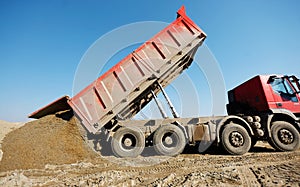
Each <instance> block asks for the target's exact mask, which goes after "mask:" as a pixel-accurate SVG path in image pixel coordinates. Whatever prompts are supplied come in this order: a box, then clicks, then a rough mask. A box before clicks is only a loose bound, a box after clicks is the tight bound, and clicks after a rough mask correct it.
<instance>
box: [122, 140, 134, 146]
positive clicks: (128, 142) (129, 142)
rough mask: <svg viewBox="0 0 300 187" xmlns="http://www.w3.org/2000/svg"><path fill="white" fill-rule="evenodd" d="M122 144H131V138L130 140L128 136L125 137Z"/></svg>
mask: <svg viewBox="0 0 300 187" xmlns="http://www.w3.org/2000/svg"><path fill="white" fill-rule="evenodd" d="M124 145H125V146H126V147H130V146H132V140H131V139H130V138H125V140H124Z"/></svg>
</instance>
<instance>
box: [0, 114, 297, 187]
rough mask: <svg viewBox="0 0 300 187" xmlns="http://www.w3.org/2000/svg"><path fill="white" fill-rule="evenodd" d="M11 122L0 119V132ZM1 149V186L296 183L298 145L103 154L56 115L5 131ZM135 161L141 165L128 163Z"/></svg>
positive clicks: (68, 123)
mask: <svg viewBox="0 0 300 187" xmlns="http://www.w3.org/2000/svg"><path fill="white" fill-rule="evenodd" d="M12 126H13V125H11V124H10V123H6V122H2V121H1V123H0V131H1V134H5V133H4V130H2V129H7V127H12ZM17 127H19V126H17ZM14 128H16V127H15V126H14ZM0 138H1V137H0ZM2 151H3V158H2V160H1V162H0V186H300V150H298V151H295V152H284V153H282V152H275V151H274V150H273V149H272V148H271V147H270V146H269V145H268V144H267V143H265V142H258V144H257V145H256V146H255V147H254V149H253V150H251V151H250V152H249V153H247V154H245V155H242V156H230V155H225V154H223V153H222V151H220V150H219V148H216V147H213V148H211V149H210V150H208V151H207V152H206V153H202V154H198V153H197V151H196V150H194V149H192V148H189V149H187V150H186V151H185V152H184V153H183V154H181V155H179V156H177V157H174V158H167V157H162V156H153V157H142V156H139V157H138V158H137V159H120V158H115V157H111V156H109V157H104V158H102V157H100V156H99V155H96V154H95V153H94V152H93V151H91V149H90V148H89V147H87V146H86V144H85V143H84V140H83V139H82V138H81V136H80V133H79V130H78V128H77V126H76V123H75V120H74V119H71V120H70V121H65V120H62V119H61V118H57V117H55V116H47V117H44V118H42V119H40V120H36V121H32V122H29V123H27V124H25V125H24V126H22V127H20V128H18V129H15V130H13V131H12V132H10V133H8V134H6V137H5V138H4V140H3V143H2ZM137 162H140V163H146V164H140V166H139V167H131V166H128V165H130V163H137ZM124 163H125V165H124ZM149 163H152V164H149ZM155 163H156V164H155ZM126 165H127V166H126ZM135 165H136V164H135Z"/></svg>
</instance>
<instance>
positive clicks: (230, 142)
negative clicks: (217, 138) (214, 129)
mask: <svg viewBox="0 0 300 187" xmlns="http://www.w3.org/2000/svg"><path fill="white" fill-rule="evenodd" d="M221 143H222V146H223V148H224V149H225V151H226V152H228V153H229V154H232V155H242V154H245V153H247V152H248V151H249V149H250V148H251V138H250V136H249V134H248V132H247V130H246V129H245V128H244V127H242V126H241V125H238V124H235V123H231V124H228V125H226V127H225V129H224V130H223V131H222V134H221Z"/></svg>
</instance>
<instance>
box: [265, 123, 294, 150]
mask: <svg viewBox="0 0 300 187" xmlns="http://www.w3.org/2000/svg"><path fill="white" fill-rule="evenodd" d="M270 141H271V142H270V144H271V146H272V147H273V148H275V149H276V150H278V151H295V150H297V149H298V148H299V145H300V142H299V141H300V140H299V132H298V131H297V129H296V128H295V127H294V126H293V125H292V124H290V123H288V122H286V121H275V122H273V123H272V126H271V137H270Z"/></svg>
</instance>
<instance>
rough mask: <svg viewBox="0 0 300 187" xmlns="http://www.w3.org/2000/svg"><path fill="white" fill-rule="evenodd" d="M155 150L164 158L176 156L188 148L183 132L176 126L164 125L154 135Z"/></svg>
mask: <svg viewBox="0 0 300 187" xmlns="http://www.w3.org/2000/svg"><path fill="white" fill-rule="evenodd" d="M153 144H154V145H153V146H154V150H155V151H156V152H157V153H158V154H160V155H164V156H176V155H178V154H180V153H182V151H183V149H184V148H185V146H186V139H185V136H184V133H183V131H182V130H181V129H180V128H179V127H177V126H176V125H163V126H161V127H159V128H158V129H157V130H156V131H155V133H154V135H153Z"/></svg>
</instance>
